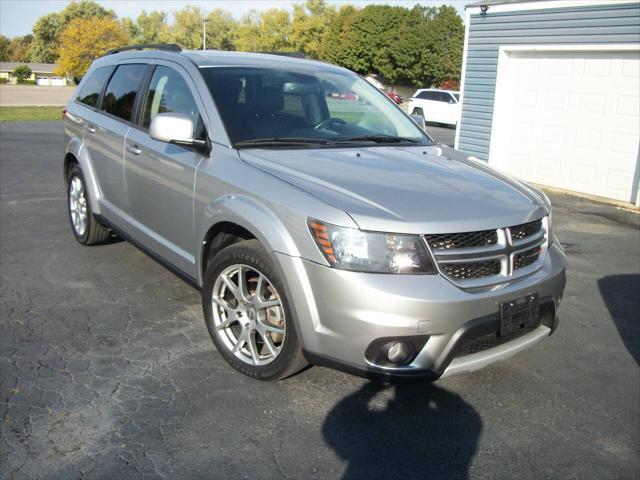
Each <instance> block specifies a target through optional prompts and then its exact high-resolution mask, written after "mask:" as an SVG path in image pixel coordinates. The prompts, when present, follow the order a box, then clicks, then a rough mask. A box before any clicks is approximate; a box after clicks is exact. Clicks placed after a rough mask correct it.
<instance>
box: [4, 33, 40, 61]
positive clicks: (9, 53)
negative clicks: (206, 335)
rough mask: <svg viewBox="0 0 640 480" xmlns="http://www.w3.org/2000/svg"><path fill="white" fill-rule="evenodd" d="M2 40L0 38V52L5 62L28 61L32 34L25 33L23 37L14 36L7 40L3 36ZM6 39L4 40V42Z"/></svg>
mask: <svg viewBox="0 0 640 480" xmlns="http://www.w3.org/2000/svg"><path fill="white" fill-rule="evenodd" d="M3 38H4V40H0V48H2V49H3V50H4V51H3V52H2V53H1V55H2V57H3V60H2V61H6V62H25V63H26V62H29V61H30V59H31V55H30V53H31V41H32V38H33V37H32V35H25V36H24V37H14V38H12V39H11V40H9V39H8V38H7V37H3ZM5 40H6V42H5Z"/></svg>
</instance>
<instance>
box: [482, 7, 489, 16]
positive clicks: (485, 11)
mask: <svg viewBox="0 0 640 480" xmlns="http://www.w3.org/2000/svg"><path fill="white" fill-rule="evenodd" d="M487 10H489V5H481V6H480V13H482V15H486V14H487Z"/></svg>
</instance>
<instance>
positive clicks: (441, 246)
mask: <svg viewBox="0 0 640 480" xmlns="http://www.w3.org/2000/svg"><path fill="white" fill-rule="evenodd" d="M427 242H429V246H430V247H431V248H433V249H435V250H448V249H450V248H470V247H486V246H488V245H495V244H496V243H498V233H497V232H496V231H495V230H482V231H480V232H466V233H441V234H436V235H427Z"/></svg>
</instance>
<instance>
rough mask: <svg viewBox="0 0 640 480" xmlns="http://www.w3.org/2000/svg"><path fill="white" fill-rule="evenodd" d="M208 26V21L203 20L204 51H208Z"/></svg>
mask: <svg viewBox="0 0 640 480" xmlns="http://www.w3.org/2000/svg"><path fill="white" fill-rule="evenodd" d="M206 25H207V20H206V19H204V20H202V50H206V49H207V41H206V38H207V28H206Z"/></svg>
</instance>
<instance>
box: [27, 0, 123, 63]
mask: <svg viewBox="0 0 640 480" xmlns="http://www.w3.org/2000/svg"><path fill="white" fill-rule="evenodd" d="M115 16H116V15H115V13H114V12H113V10H107V9H106V8H104V7H103V6H102V5H100V4H98V3H96V2H94V1H91V0H81V1H75V0H74V1H72V2H71V3H70V4H69V5H67V7H66V8H65V9H64V10H62V11H61V12H60V13H50V14H48V15H43V16H42V17H40V18H39V19H38V20H37V21H36V23H35V24H34V26H33V42H32V45H31V61H33V62H42V63H53V62H55V61H56V58H57V57H58V44H59V38H58V37H59V35H60V33H61V32H62V31H63V30H64V29H65V28H66V26H67V25H68V24H69V22H71V21H72V20H73V19H76V18H82V19H85V20H88V19H91V18H104V17H106V18H111V19H115Z"/></svg>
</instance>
